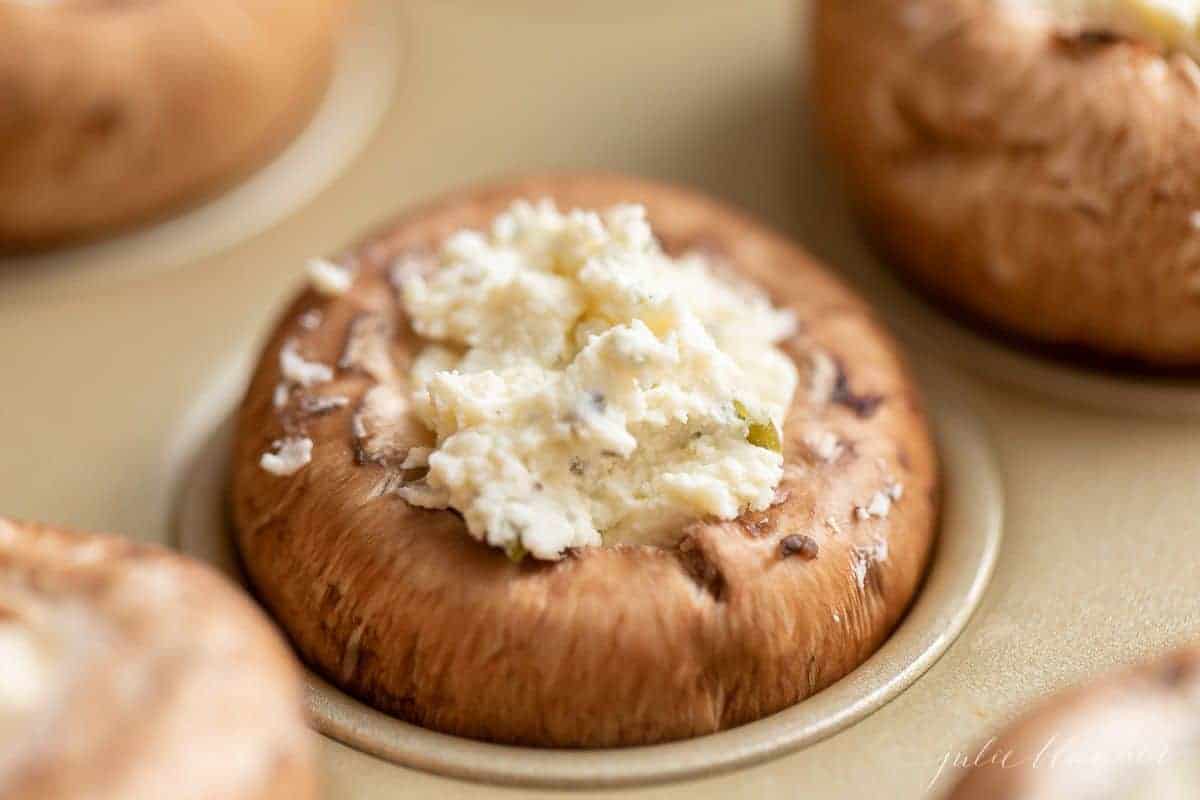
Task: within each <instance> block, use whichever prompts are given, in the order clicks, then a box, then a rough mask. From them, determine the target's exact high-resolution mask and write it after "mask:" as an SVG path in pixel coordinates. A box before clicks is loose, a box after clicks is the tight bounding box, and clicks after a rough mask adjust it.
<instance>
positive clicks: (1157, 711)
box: [948, 647, 1200, 800]
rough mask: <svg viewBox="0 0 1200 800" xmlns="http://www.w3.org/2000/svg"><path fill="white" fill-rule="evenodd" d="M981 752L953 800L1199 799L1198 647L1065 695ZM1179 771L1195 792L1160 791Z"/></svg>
mask: <svg viewBox="0 0 1200 800" xmlns="http://www.w3.org/2000/svg"><path fill="white" fill-rule="evenodd" d="M980 752H981V756H979V757H974V758H973V761H976V762H978V763H977V765H976V766H974V767H973V768H972V769H971V771H970V772H969V773H967V775H966V776H965V777H964V778H963V779H962V780H961V781H960V782H959V784H958V786H957V788H956V789H955V790H954V792H953V793H952V794H951V795H950V797H949V798H948V800H975V799H976V798H979V800H985V799H986V800H1043V799H1044V800H1050V799H1051V798H1053V800H1074V799H1075V798H1078V799H1079V800H1084V798H1089V799H1090V800H1097V799H1098V798H1106V797H1113V798H1116V797H1130V796H1137V797H1155V798H1160V800H1168V798H1183V797H1194V796H1195V792H1196V791H1198V790H1200V769H1197V767H1196V764H1197V759H1198V758H1200V648H1198V647H1193V648H1190V649H1184V650H1179V651H1176V652H1174V653H1171V654H1169V655H1167V656H1165V657H1162V658H1158V659H1155V660H1153V661H1150V662H1149V663H1144V664H1140V665H1137V666H1135V667H1131V668H1129V669H1126V670H1122V671H1120V672H1117V673H1115V674H1112V675H1107V676H1104V677H1102V678H1100V679H1098V680H1095V681H1091V682H1089V683H1087V684H1084V685H1082V686H1078V687H1076V688H1073V689H1069V690H1066V691H1064V692H1060V693H1059V694H1057V695H1055V696H1053V697H1051V698H1050V699H1049V700H1048V701H1046V702H1044V703H1042V704H1041V705H1039V706H1038V707H1037V708H1036V709H1034V710H1033V711H1032V712H1031V713H1030V714H1028V715H1026V716H1025V717H1023V718H1021V719H1020V720H1018V721H1017V722H1015V723H1014V724H1013V725H1011V726H1010V727H1009V728H1008V729H1007V730H1005V731H1004V732H1002V733H1001V734H1000V735H999V736H998V737H995V738H993V739H990V740H989V741H988V743H987V745H986V746H985V748H984V749H982V750H981V751H980ZM1173 766H1178V767H1181V768H1183V769H1185V770H1190V779H1191V780H1192V781H1193V783H1192V784H1191V785H1190V788H1191V792H1190V793H1182V794H1180V793H1175V794H1163V793H1160V792H1166V791H1168V790H1167V789H1165V788H1164V787H1163V785H1162V784H1161V783H1159V784H1155V783H1154V781H1155V780H1157V779H1158V778H1159V777H1160V776H1162V773H1163V771H1166V770H1170V769H1171V768H1172V767H1173ZM1156 773H1157V774H1156ZM1163 777H1165V776H1163ZM1172 777H1181V778H1182V777H1183V776H1182V775H1178V776H1172ZM1175 786H1178V784H1176V785H1175ZM1154 787H1158V791H1157V792H1156V791H1155V788H1154ZM1172 788H1175V787H1172ZM1135 790H1140V791H1141V793H1136V791H1135ZM1175 791H1176V792H1180V791H1184V790H1183V788H1182V787H1178V788H1176V789H1175Z"/></svg>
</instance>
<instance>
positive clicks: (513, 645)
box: [232, 176, 937, 746]
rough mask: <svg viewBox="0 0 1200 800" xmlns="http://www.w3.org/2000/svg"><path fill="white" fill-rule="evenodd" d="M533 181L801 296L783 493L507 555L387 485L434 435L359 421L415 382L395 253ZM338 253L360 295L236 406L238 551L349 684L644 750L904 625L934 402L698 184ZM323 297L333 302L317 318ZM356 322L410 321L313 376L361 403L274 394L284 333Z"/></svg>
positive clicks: (791, 690)
mask: <svg viewBox="0 0 1200 800" xmlns="http://www.w3.org/2000/svg"><path fill="white" fill-rule="evenodd" d="M542 197H550V198H553V199H554V200H555V201H556V202H557V203H558V205H559V207H560V208H576V207H578V208H604V207H608V206H610V205H613V204H616V203H620V202H637V203H642V204H644V205H645V206H646V207H647V209H648V213H649V219H650V222H651V224H652V226H653V228H654V230H655V232H656V233H657V234H658V236H659V238H660V240H661V241H662V243H663V245H664V247H665V249H666V250H667V251H668V252H670V253H672V254H675V255H678V254H681V253H682V252H684V251H687V250H692V249H697V248H701V249H703V250H705V251H707V252H709V253H710V254H712V255H713V256H714V257H715V258H717V259H720V260H721V261H723V262H726V263H727V264H728V265H729V266H730V268H732V269H733V270H736V271H737V272H738V273H740V274H741V275H742V276H744V277H746V278H749V279H751V280H753V281H755V282H757V283H758V284H759V285H761V286H762V287H764V288H765V289H766V290H767V291H768V292H769V293H770V294H771V296H772V299H773V301H774V303H775V304H776V305H778V306H786V307H789V308H791V309H793V310H794V311H795V313H796V315H797V317H798V319H799V322H800V326H799V327H800V333H798V334H797V335H796V336H795V337H793V338H792V339H791V340H789V341H788V342H786V343H785V344H784V349H785V350H786V351H787V352H788V353H790V354H791V355H792V356H793V357H794V358H795V360H796V363H797V364H798V365H799V367H800V368H801V371H802V372H803V373H804V375H805V378H804V385H803V386H802V388H801V389H800V391H799V392H798V393H797V398H796V401H795V405H794V407H793V409H792V410H791V413H790V415H789V417H788V420H787V422H786V424H785V429H784V431H783V434H784V457H785V461H786V466H785V473H784V479H783V482H782V484H781V486H780V487H779V492H778V502H777V503H776V504H775V505H774V506H773V507H771V508H770V509H768V510H767V511H765V512H762V513H755V514H747V515H745V516H743V517H742V518H740V519H738V520H736V521H733V522H714V521H707V520H700V521H697V522H695V523H694V524H692V525H690V526H688V527H686V528H685V529H684V530H681V531H680V533H679V543H678V545H677V546H673V547H653V546H648V545H637V546H635V545H619V546H615V547H603V548H590V549H583V550H579V551H575V552H573V553H571V554H570V555H569V556H568V557H567V558H565V559H563V560H562V561H558V562H552V563H551V562H535V561H533V560H532V559H526V561H525V562H524V563H522V564H519V565H514V564H512V563H510V562H509V561H508V560H507V559H506V558H505V555H504V553H503V552H501V551H499V550H496V549H493V548H489V547H487V546H485V545H483V544H481V543H480V542H478V541H476V540H475V539H473V538H471V536H470V535H468V533H467V531H466V529H465V526H464V524H463V522H462V520H461V518H460V517H459V516H458V515H457V514H455V513H453V512H450V511H428V510H424V509H420V508H415V507H412V506H409V505H408V504H406V503H405V502H404V501H402V500H400V499H399V498H398V497H396V496H395V495H392V494H389V493H388V492H387V487H388V486H389V482H390V481H394V480H398V479H399V478H400V473H399V472H398V468H397V467H398V464H399V463H400V462H401V461H402V460H403V456H404V454H405V451H406V450H407V449H408V447H409V446H411V445H413V444H416V443H419V442H424V440H425V437H426V436H427V434H426V433H425V432H424V431H423V430H422V428H421V426H420V424H419V423H418V422H416V420H415V419H413V418H411V417H409V418H408V419H404V420H401V421H399V422H398V423H397V424H395V425H393V426H392V427H391V428H390V429H388V430H387V431H385V434H386V435H385V439H386V442H385V443H384V446H373V447H372V448H370V452H369V453H368V452H366V451H365V450H364V448H363V447H362V446H361V441H360V442H359V445H360V446H359V447H357V448H356V439H355V435H354V433H353V430H354V428H355V424H354V422H353V420H354V417H355V415H356V413H357V409H358V408H359V406H360V405H361V403H362V401H363V397H364V395H365V394H366V393H367V392H368V390H370V389H371V388H372V387H373V386H375V385H376V382H377V377H376V376H378V375H379V374H380V373H381V372H384V373H386V372H388V371H390V372H393V373H394V376H395V377H394V381H395V386H396V388H397V389H398V390H400V392H401V393H402V394H405V393H406V392H405V387H406V385H407V375H408V369H409V364H410V362H411V360H412V358H413V356H414V354H415V353H416V352H417V351H418V350H419V348H420V346H421V343H420V341H419V340H418V339H417V338H416V337H415V335H414V334H413V333H412V332H411V331H410V330H409V329H408V326H407V323H406V321H405V319H404V317H403V312H402V310H401V308H400V307H399V306H398V300H397V296H396V293H395V291H394V289H393V287H392V286H391V285H390V283H389V280H388V272H389V266H390V265H392V264H393V263H394V262H397V261H398V260H399V261H400V262H401V263H419V262H420V261H421V260H422V259H423V258H424V257H425V256H427V255H428V254H429V253H431V252H433V251H435V250H436V249H437V247H438V245H439V243H440V242H441V241H442V240H443V239H444V238H445V237H446V236H447V235H449V234H450V233H452V232H454V231H456V230H459V229H462V228H471V227H474V228H483V227H486V226H487V225H488V224H489V223H490V221H491V219H492V218H493V217H494V216H495V215H497V214H498V213H500V212H501V211H503V210H504V209H505V208H507V207H508V205H509V204H510V203H511V202H512V201H513V200H515V199H518V198H531V199H539V198H542ZM346 260H348V261H352V262H354V263H355V264H357V269H358V273H357V280H356V282H355V284H354V286H353V288H352V289H351V290H350V291H349V292H348V293H346V294H344V295H341V296H338V297H334V298H329V297H323V296H320V295H318V294H316V293H315V292H313V291H311V290H310V291H307V292H305V293H304V294H302V295H301V296H300V297H299V298H298V299H297V300H296V301H295V302H294V303H293V304H292V306H291V308H290V309H289V310H288V311H287V312H286V313H285V314H284V316H283V319H282V320H281V321H280V323H279V325H278V327H277V328H276V330H275V333H274V335H273V337H272V339H271V341H270V343H269V344H268V345H267V347H266V349H265V350H264V352H263V356H262V360H261V362H260V364H259V366H258V369H257V372H256V374H255V376H254V379H253V382H252V384H251V386H250V389H249V392H248V394H247V396H246V399H245V401H244V403H243V406H242V409H241V412H240V418H239V423H238V431H237V440H236V445H235V453H234V463H233V491H232V504H233V513H234V518H235V521H236V525H237V528H238V533H237V540H238V545H239V548H240V551H241V554H242V557H243V560H244V564H245V566H246V569H247V572H248V574H249V576H250V578H251V579H252V582H253V583H254V585H255V587H256V589H257V591H258V594H259V596H260V597H261V598H262V600H263V601H264V602H265V603H266V605H267V606H268V607H269V608H270V609H271V611H272V612H273V613H274V615H275V616H276V618H277V619H278V620H279V621H280V622H281V624H282V625H283V626H284V628H285V629H286V630H287V631H288V633H289V634H290V635H291V637H292V640H293V642H294V643H295V645H296V647H297V648H298V649H299V651H300V652H301V653H302V654H303V656H304V658H305V659H306V660H307V661H308V662H309V663H310V664H312V665H313V666H314V667H315V668H316V669H317V670H319V671H320V672H321V673H323V674H324V675H325V676H326V677H328V678H329V679H330V680H331V681H333V682H334V683H336V684H338V685H339V686H341V687H343V688H344V689H346V690H347V691H349V692H351V693H352V694H354V695H357V696H358V697H360V698H362V699H364V700H365V701H367V702H369V703H371V704H372V705H375V706H377V707H379V708H381V709H385V710H387V711H389V712H391V713H393V714H395V715H397V716H399V717H401V718H403V719H406V720H409V721H412V722H415V723H418V724H421V725H424V726H426V727H429V728H433V729H436V730H440V731H444V732H448V733H454V734H459V735H463V736H469V737H474V738H479V739H488V740H493V741H498V742H508V743H519V744H528V745H544V746H613V745H635V744H646V743H652V742H662V741H667V740H671V739H680V738H684V737H689V736H695V735H698V734H704V733H709V732H712V731H716V730H719V729H722V728H729V727H732V726H736V725H739V724H742V723H745V722H749V721H751V720H755V719H758V718H760V717H763V716H765V715H767V714H771V713H773V712H775V711H779V710H780V709H783V708H785V707H787V706H789V705H791V704H793V703H796V702H797V701H799V700H802V699H803V698H805V697H807V696H809V695H810V694H812V693H814V692H816V691H818V690H820V689H822V688H823V687H825V686H828V685H829V684H830V683H832V682H834V681H835V680H837V679H838V678H840V677H842V676H843V675H845V674H846V673H847V672H849V671H850V670H852V669H853V668H854V667H855V666H857V665H858V664H860V663H861V662H862V661H863V660H864V659H865V658H867V656H869V655H870V654H871V653H872V652H873V651H874V650H875V649H876V648H877V647H878V646H879V644H880V643H881V642H882V641H883V640H884V638H885V637H886V636H887V635H888V633H889V632H890V631H891V630H892V628H893V627H894V626H895V624H896V623H897V621H898V620H899V619H900V617H901V615H902V614H903V612H904V610H905V609H906V607H907V606H908V604H909V601H910V600H911V599H912V597H913V594H914V592H915V590H916V587H917V585H918V583H919V581H920V579H921V576H922V573H923V571H924V568H925V565H926V562H927V559H928V556H929V552H930V545H931V541H932V539H933V536H934V531H935V523H936V516H937V466H936V456H935V453H934V448H933V445H932V443H931V441H930V434H929V431H928V429H927V427H926V421H925V418H924V416H923V412H922V409H921V403H920V400H919V399H918V395H917V392H916V390H915V388H914V387H913V385H912V383H911V381H910V379H909V376H908V374H907V372H906V370H905V368H904V366H903V365H902V363H901V360H900V357H899V355H898V353H897V351H896V348H895V345H894V344H893V342H892V340H891V339H890V338H889V337H888V335H887V334H886V333H884V332H883V331H882V330H881V329H880V327H879V325H878V324H877V323H876V322H875V320H874V318H873V317H872V316H871V314H870V312H869V311H868V310H867V308H866V307H865V306H864V304H863V303H862V302H861V301H860V300H859V299H858V298H856V297H855V296H853V295H852V294H851V293H850V292H848V291H847V290H846V289H845V288H844V287H843V286H842V284H841V283H839V282H838V281H837V280H835V279H834V278H833V277H831V276H830V275H829V274H828V273H826V272H825V271H824V270H823V269H821V268H820V267H819V266H817V265H816V264H815V263H814V262H813V261H812V260H811V258H810V257H809V256H807V255H806V254H805V253H803V252H802V251H800V250H799V249H797V248H796V247H795V246H793V245H792V244H790V243H788V242H787V241H785V240H784V239H783V238H781V237H780V236H778V235H776V234H774V233H772V232H770V231H768V230H766V229H765V228H763V227H762V226H760V225H759V224H758V223H756V222H754V221H752V220H750V219H748V218H747V217H745V216H743V215H742V214H741V213H739V212H737V211H734V210H732V209H730V208H729V207H727V206H724V205H721V204H719V203H717V202H714V201H712V200H710V199H707V198H705V197H703V196H700V195H697V194H694V193H692V192H689V191H685V190H683V189H679V188H674V187H670V186H665V185H662V184H657V183H650V182H646V181H641V180H635V179H629V178H621V177H611V176H560V177H544V178H533V179H528V180H522V181H516V182H513V183H508V184H504V185H500V186H490V187H486V188H482V189H477V190H473V191H467V192H463V193H460V194H456V195H452V196H450V197H448V198H446V199H443V200H441V201H440V202H437V203H435V204H433V205H430V206H427V207H425V208H422V209H419V210H417V211H415V212H413V213H411V214H409V215H408V216H406V217H405V218H403V219H402V220H401V221H399V222H398V223H397V224H395V225H394V226H392V227H391V228H389V229H387V230H385V231H383V232H381V233H380V234H378V235H376V236H374V237H371V238H370V239H368V240H367V241H366V242H364V243H363V244H362V245H361V246H359V247H358V248H356V249H355V250H354V251H353V253H352V254H350V255H349V256H348V257H347V259H346ZM312 310H318V311H319V312H320V314H321V315H322V316H321V320H322V321H321V323H320V324H319V325H318V326H315V327H314V326H313V325H312V321H313V319H314V318H313V316H312V315H311V314H309V313H308V312H311V311H312ZM364 320H375V321H377V323H378V325H377V326H378V327H379V328H382V329H390V330H392V331H395V334H394V336H393V337H392V338H390V340H388V342H387V343H386V344H385V346H384V349H385V351H386V352H387V353H389V354H390V356H391V363H393V364H394V368H390V369H389V368H388V367H387V366H381V365H380V364H378V363H376V364H375V366H374V367H373V368H370V369H366V370H364V369H362V368H361V367H356V366H348V367H346V368H339V369H338V370H337V371H336V374H335V376H334V379H333V381H332V382H330V383H328V384H325V385H323V386H320V387H317V388H316V389H315V390H313V394H314V395H321V396H341V397H345V398H348V400H349V403H348V405H346V406H344V407H342V408H337V409H333V410H327V411H325V412H324V413H321V414H311V413H308V414H306V413H305V412H304V411H303V409H304V407H306V406H307V407H309V408H312V407H314V404H312V403H311V402H309V403H305V402H304V401H303V400H302V399H300V400H297V399H296V398H293V400H292V403H291V404H290V405H289V406H288V408H287V409H285V410H284V411H283V412H282V413H280V412H279V411H277V410H276V408H275V407H274V406H273V402H272V395H273V394H274V390H275V388H276V386H277V384H278V383H279V381H280V378H281V373H280V367H279V353H280V350H281V348H282V347H283V346H284V344H285V342H287V341H290V340H294V341H295V342H296V343H298V347H299V349H300V351H301V352H302V353H303V355H304V356H305V357H306V358H308V359H313V360H318V361H321V362H324V363H325V364H335V363H337V362H338V361H339V360H340V359H342V356H343V354H344V353H345V351H346V349H347V346H346V345H347V339H348V338H349V337H351V333H352V331H359V330H362V329H363V328H365V327H372V326H367V325H364V322H363V321H364ZM305 323H308V324H305ZM384 361H387V360H386V359H384ZM343 363H346V362H345V361H343ZM371 373H375V375H376V376H373V375H372V374H371ZM384 377H386V375H385V376H384ZM360 432H361V431H360ZM822 432H832V433H833V434H835V435H836V436H837V437H838V439H839V440H840V442H841V445H840V447H839V448H838V452H837V453H835V454H833V457H832V458H829V459H828V460H826V458H825V457H822V456H821V455H818V453H817V452H816V451H817V450H823V448H820V447H817V448H815V449H814V447H813V444H812V441H813V436H814V435H815V434H818V433H822ZM298 433H302V434H303V435H304V436H307V437H309V438H311V439H312V440H313V442H314V447H313V453H312V462H311V463H310V464H308V465H307V466H306V467H304V468H303V469H301V470H299V471H298V472H296V473H295V474H293V475H291V476H288V477H279V476H276V475H273V474H269V473H267V472H266V471H264V470H263V469H261V468H260V466H259V458H260V456H261V454H262V453H263V452H264V451H265V450H267V449H268V448H269V447H270V446H271V444H272V442H273V441H274V440H276V439H278V438H280V437H281V436H285V435H297V434H298ZM372 444H373V445H378V444H379V443H378V442H374V441H373V442H372ZM356 450H357V452H356ZM356 455H357V456H358V457H357V458H356ZM824 455H825V456H829V455H830V454H829V453H828V452H825V454H824ZM890 479H894V480H895V481H896V482H899V483H900V484H902V485H903V487H904V493H903V497H902V499H900V500H899V501H898V502H897V503H896V504H895V505H894V506H893V507H892V508H891V510H890V513H889V514H887V515H886V517H883V518H875V517H872V518H869V519H860V518H859V517H860V514H859V513H857V512H856V509H859V508H861V507H863V506H866V505H867V504H869V503H870V501H871V499H872V498H873V497H874V496H875V494H877V493H878V492H879V491H881V490H885V489H886V488H887V487H888V486H889V483H888V482H889V480H890ZM794 536H804V537H808V538H809V539H811V540H812V541H811V543H809V542H798V541H797V540H795V539H790V537H794ZM789 539H790V541H791V545H788V544H785V540H789ZM796 545H799V546H796Z"/></svg>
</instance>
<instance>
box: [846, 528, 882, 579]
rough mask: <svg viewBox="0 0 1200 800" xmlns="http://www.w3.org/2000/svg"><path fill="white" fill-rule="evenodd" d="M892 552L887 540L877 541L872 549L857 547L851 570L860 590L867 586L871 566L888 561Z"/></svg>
mask: <svg viewBox="0 0 1200 800" xmlns="http://www.w3.org/2000/svg"><path fill="white" fill-rule="evenodd" d="M889 553H890V550H889V548H888V543H887V540H886V539H876V540H875V541H874V542H873V543H872V544H871V546H870V547H856V548H854V551H853V554H852V556H851V562H850V570H851V572H852V573H853V574H854V582H855V583H856V584H857V585H858V588H859V589H863V588H865V587H866V585H867V574H868V573H869V572H870V571H871V564H874V563H879V562H881V561H887V560H888V555H889Z"/></svg>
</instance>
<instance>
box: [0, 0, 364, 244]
mask: <svg viewBox="0 0 1200 800" xmlns="http://www.w3.org/2000/svg"><path fill="white" fill-rule="evenodd" d="M345 3H346V0H289V2H286V3H284V2H264V0H205V2H189V1H188V0H147V1H140V2H135V0H60V2H57V3H53V4H41V5H35V4H31V3H20V2H16V3H8V2H6V3H0V86H3V87H4V95H3V97H4V101H3V103H0V185H3V186H4V188H5V192H4V193H3V195H0V249H4V250H23V249H31V248H39V247H46V246H49V245H53V244H58V243H60V242H63V241H68V240H74V239H79V238H84V237H88V236H94V235H97V234H100V233H103V232H106V231H109V230H112V229H114V228H118V227H122V226H126V225H130V224H133V223H136V222H142V221H144V220H146V219H150V218H153V217H158V216H162V215H164V214H166V213H169V212H171V211H175V210H177V209H179V208H180V207H182V206H183V205H186V204H189V203H192V202H194V201H196V200H199V199H201V198H203V197H205V196H207V195H210V194H212V193H214V192H216V191H218V190H219V189H222V188H224V187H225V186H227V185H228V184H230V183H232V182H233V181H235V180H236V179H238V178H239V177H241V176H242V175H244V174H246V173H248V172H250V171H251V170H252V169H253V168H255V167H257V166H258V165H260V164H262V163H263V162H265V161H267V160H268V159H269V158H270V157H271V156H273V155H275V153H277V152H278V151H279V150H280V149H282V148H283V146H284V145H285V144H287V143H288V142H289V141H290V140H291V139H292V138H293V137H294V136H295V134H296V133H298V132H299V130H300V129H301V128H302V126H303V125H304V124H305V123H306V122H307V121H308V119H309V118H310V117H311V115H312V112H313V111H314V110H315V109H316V106H317V104H318V101H319V100H320V98H321V96H322V95H323V94H324V90H325V86H326V84H327V82H328V80H329V77H330V75H331V73H332V64H333V53H334V43H335V36H336V33H337V30H338V27H339V19H340V17H341V14H342V8H343V6H344V5H345Z"/></svg>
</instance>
